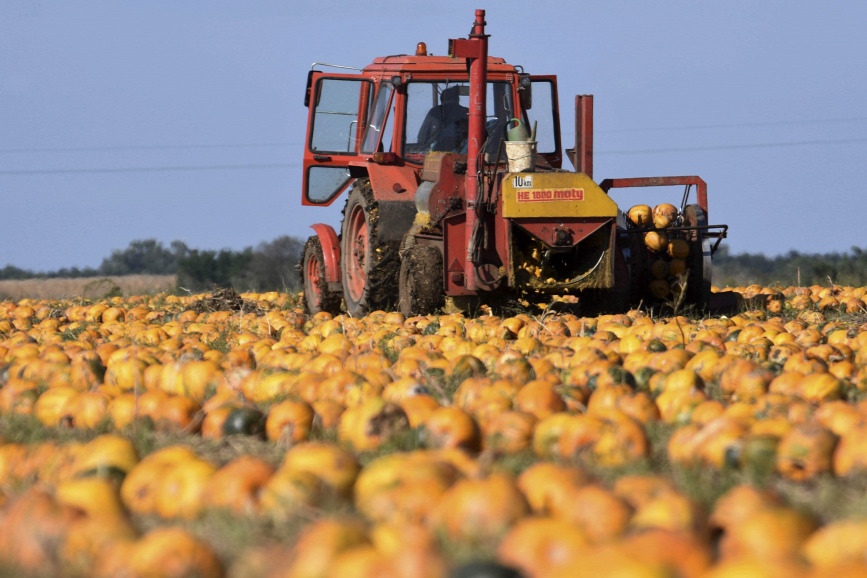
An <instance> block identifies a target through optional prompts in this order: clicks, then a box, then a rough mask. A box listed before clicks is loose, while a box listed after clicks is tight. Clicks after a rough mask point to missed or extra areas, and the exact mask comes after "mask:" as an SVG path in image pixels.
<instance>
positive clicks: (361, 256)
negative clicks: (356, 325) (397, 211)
mask: <svg viewBox="0 0 867 578" xmlns="http://www.w3.org/2000/svg"><path fill="white" fill-rule="evenodd" d="M378 222H379V210H378V203H377V202H376V200H375V199H374V197H373V190H372V189H371V187H370V182H368V181H366V180H365V181H358V182H357V183H356V184H355V186H353V188H352V190H351V191H350V193H349V198H348V199H347V201H346V207H345V208H344V209H343V231H342V234H341V248H340V254H341V267H340V268H341V270H342V275H343V300H344V303H345V304H346V311H347V312H348V313H349V314H350V315H352V316H354V317H362V316H364V315H366V314H367V313H369V312H370V311H375V310H377V309H385V308H387V307H389V306H390V305H391V304H392V303H394V301H395V298H396V296H397V284H398V279H397V277H398V268H399V267H400V262H399V260H398V255H397V251H398V248H399V244H400V243H399V241H380V239H379V236H380V235H379V223H378Z"/></svg>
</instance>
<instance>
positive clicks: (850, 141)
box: [0, 138, 867, 175]
mask: <svg viewBox="0 0 867 578" xmlns="http://www.w3.org/2000/svg"><path fill="white" fill-rule="evenodd" d="M861 142H867V138H845V139H828V140H805V141H794V142H777V143H756V144H743V145H740V144H735V145H713V146H697V147H672V148H659V149H633V150H608V151H606V150H601V151H596V154H611V155H618V154H619V155H629V154H652V153H681V152H701V151H718V150H737V149H760V148H783V147H796V146H811V145H834V144H853V143H861ZM300 166H301V163H263V164H241V165H198V166H156V167H122V168H93V169H21V170H0V175H59V174H86V173H157V172H172V171H211V170H218V171H223V170H251V169H288V168H295V167H300Z"/></svg>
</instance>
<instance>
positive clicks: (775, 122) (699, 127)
mask: <svg viewBox="0 0 867 578" xmlns="http://www.w3.org/2000/svg"><path fill="white" fill-rule="evenodd" d="M865 120H867V116H856V117H852V118H825V119H814V120H771V121H761V122H739V123H721V124H698V125H689V126H656V127H630V128H614V129H606V130H601V131H598V132H600V133H603V132H605V133H608V132H641V131H652V130H653V131H659V130H702V129H709V128H746V127H753V126H799V125H805V124H831V123H841V122H861V121H865Z"/></svg>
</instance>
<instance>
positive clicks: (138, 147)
mask: <svg viewBox="0 0 867 578" xmlns="http://www.w3.org/2000/svg"><path fill="white" fill-rule="evenodd" d="M865 120H867V117H863V116H861V117H851V118H825V119H812V120H778V121H761V122H741V123H720V124H704V125H687V126H657V127H629V128H615V129H603V130H598V131H596V132H597V133H599V134H603V133H615V132H646V131H663V130H668V131H675V130H703V129H716V128H745V127H757V126H798V125H807V124H829V123H845V122H860V121H865ZM302 145H303V143H300V142H272V143H235V144H232V143H221V144H187V145H119V146H107V145H104V146H86V147H36V148H24V149H0V154H14V153H55V152H99V151H123V150H161V149H164V150H194V149H226V148H268V147H289V146H302Z"/></svg>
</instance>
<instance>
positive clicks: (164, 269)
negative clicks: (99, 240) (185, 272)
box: [99, 239, 186, 275]
mask: <svg viewBox="0 0 867 578" xmlns="http://www.w3.org/2000/svg"><path fill="white" fill-rule="evenodd" d="M175 243H179V244H180V245H182V246H183V248H184V249H186V245H184V244H183V243H182V242H180V241H175V242H174V243H173V244H172V248H173V249H175V252H172V251H169V250H168V249H166V248H165V247H163V244H162V243H160V242H159V241H157V240H156V239H145V240H136V241H133V242H132V243H130V244H129V247H127V248H126V249H118V250H115V251H113V252H112V253H111V256H110V257H107V258H105V259H103V261H102V265H100V267H99V272H100V274H102V275H137V274H150V275H168V274H172V273H174V272H175V271H176V270H177V265H178V259H177V253H178V252H179V251H180V247H176V246H175Z"/></svg>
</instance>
